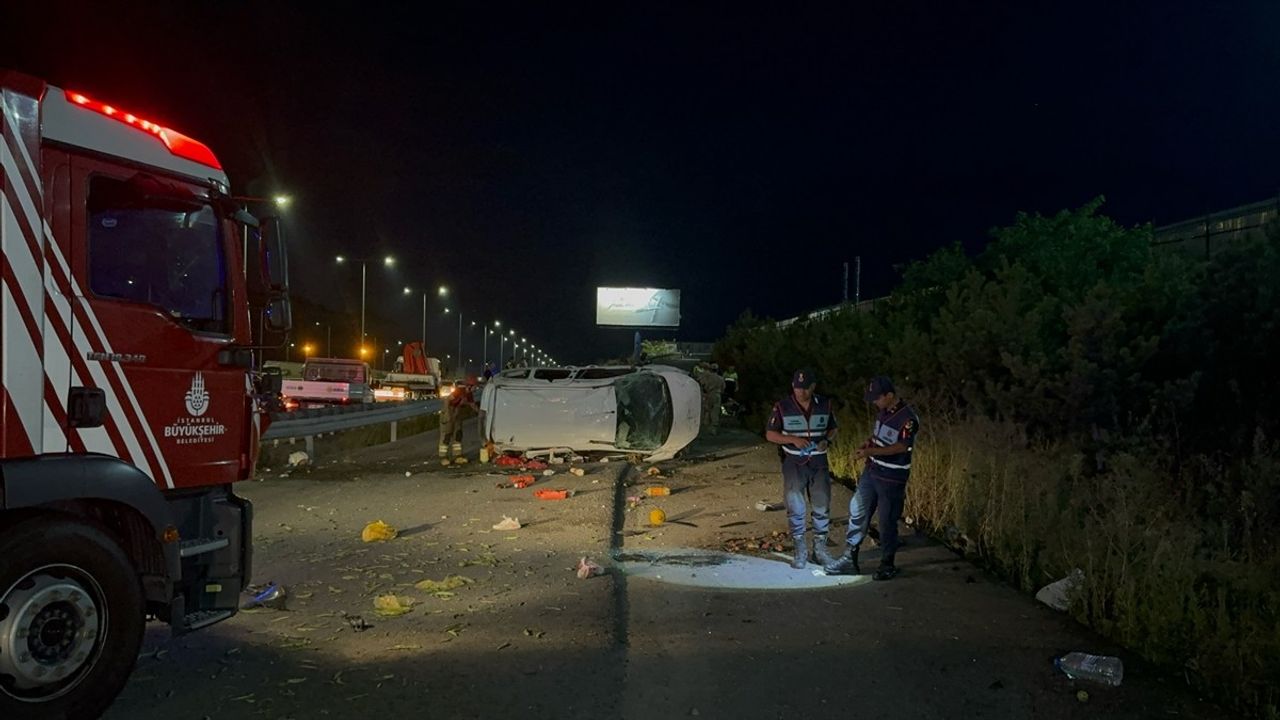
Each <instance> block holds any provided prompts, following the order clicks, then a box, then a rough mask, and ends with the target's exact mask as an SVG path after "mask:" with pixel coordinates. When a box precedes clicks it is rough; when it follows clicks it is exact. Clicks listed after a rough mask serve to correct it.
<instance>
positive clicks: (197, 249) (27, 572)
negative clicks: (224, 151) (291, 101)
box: [0, 69, 290, 718]
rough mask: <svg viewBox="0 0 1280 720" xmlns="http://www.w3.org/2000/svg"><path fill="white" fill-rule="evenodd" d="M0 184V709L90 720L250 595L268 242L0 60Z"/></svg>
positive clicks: (85, 106)
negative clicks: (175, 645)
mask: <svg viewBox="0 0 1280 720" xmlns="http://www.w3.org/2000/svg"><path fill="white" fill-rule="evenodd" d="M0 190H2V191H3V192H2V194H0V272H2V275H3V278H2V279H3V282H2V283H0V381H2V382H0V718H33V717H35V718H44V717H52V718H81V717H84V718H89V717H97V716H98V715H99V714H100V713H101V712H102V710H103V709H104V708H105V707H106V706H107V705H108V704H109V703H110V702H111V700H112V699H113V698H114V697H115V696H116V694H117V693H118V692H119V690H120V688H121V687H122V686H123V685H124V682H125V680H126V679H127V677H128V675H129V673H130V671H131V670H132V668H133V665H134V660H135V658H136V657H137V653H138V648H139V646H140V644H141V640H142V633H143V629H144V625H145V623H146V620H147V618H148V617H153V618H157V619H159V620H162V621H165V622H167V623H169V625H171V626H172V628H173V630H174V632H175V633H183V632H188V631H191V630H195V629H197V628H202V627H205V626H207V625H210V624H212V623H215V622H218V621H219V620H223V619H225V618H228V617H230V616H231V615H233V614H234V613H235V611H236V609H237V607H238V604H239V599H240V596H241V592H242V589H243V588H244V586H245V585H246V583H247V582H248V578H249V571H250V567H251V559H252V554H251V548H250V527H251V519H252V511H251V507H250V505H249V503H248V502H247V501H245V500H243V499H241V498H239V497H237V496H236V495H235V494H234V493H233V492H232V484H233V483H235V482H236V481H239V480H245V479H247V478H249V477H251V476H252V474H253V468H254V463H255V460H256V458H257V452H258V443H259V437H260V434H261V432H262V431H264V430H265V422H266V420H265V416H264V413H263V409H264V402H265V399H266V398H267V397H270V396H273V394H274V393H276V392H278V391H279V388H278V387H268V385H271V384H273V383H272V382H271V381H270V379H268V378H267V376H264V375H261V374H259V373H256V372H255V371H254V369H253V362H254V360H253V357H254V354H253V349H254V347H255V346H256V345H262V344H263V343H264V342H265V339H264V336H265V338H270V339H271V340H272V341H274V340H275V339H276V338H277V337H278V335H279V334H280V333H284V332H287V331H288V329H289V324H290V311H289V300H288V281H287V270H286V267H285V252H284V250H285V248H284V242H283V239H282V237H281V235H280V231H279V221H278V219H273V218H264V219H263V220H261V221H259V220H257V219H255V218H254V217H253V216H252V215H250V214H249V213H248V212H247V208H248V205H249V199H246V198H235V197H232V196H230V195H229V194H228V193H229V190H228V187H227V177H226V175H225V173H224V172H223V170H222V168H221V165H220V164H219V162H218V159H217V158H216V157H215V156H214V154H213V152H212V151H210V150H209V148H208V147H206V146H205V145H203V144H201V143H200V142H197V141H196V140H193V139H192V138H189V137H187V136H185V135H182V134H181V133H179V132H177V131H175V130H173V129H171V128H168V127H165V126H163V125H159V124H157V123H154V122H152V121H150V120H145V119H143V118H141V117H138V116H136V115H133V114H131V113H130V112H128V111H126V110H123V109H121V108H118V107H114V106H112V105H109V104H106V103H103V102H101V101H99V99H97V98H95V97H93V96H92V95H86V94H81V93H77V92H72V91H66V90H62V89H59V88H56V87H53V86H51V85H49V84H46V83H45V82H43V81H41V80H38V79H36V78H32V77H29V76H27V75H23V74H20V73H16V72H10V71H5V70H2V69H0ZM274 384H276V385H278V376H276V381H275V383H274Z"/></svg>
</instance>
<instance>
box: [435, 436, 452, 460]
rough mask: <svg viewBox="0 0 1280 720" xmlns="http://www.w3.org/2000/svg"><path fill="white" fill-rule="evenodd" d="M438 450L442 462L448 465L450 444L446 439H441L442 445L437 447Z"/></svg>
mask: <svg viewBox="0 0 1280 720" xmlns="http://www.w3.org/2000/svg"><path fill="white" fill-rule="evenodd" d="M436 451H437V452H438V453H439V457H440V464H441V465H448V464H449V445H448V444H447V443H445V442H444V440H441V441H440V445H438V446H437V447H436Z"/></svg>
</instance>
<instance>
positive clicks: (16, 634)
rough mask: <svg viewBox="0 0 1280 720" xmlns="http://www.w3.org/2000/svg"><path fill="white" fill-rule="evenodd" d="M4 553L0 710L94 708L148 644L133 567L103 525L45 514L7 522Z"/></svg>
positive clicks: (59, 713)
mask: <svg viewBox="0 0 1280 720" xmlns="http://www.w3.org/2000/svg"><path fill="white" fill-rule="evenodd" d="M0 557H2V558H5V559H6V560H7V562H5V563H4V564H3V565H2V566H0V717H2V718H9V717H39V718H59V719H60V718H66V719H68V720H69V719H71V718H96V717H98V716H99V715H101V714H102V712H103V711H104V710H106V708H107V706H108V705H110V704H111V701H112V700H114V699H115V697H116V695H118V694H119V693H120V690H121V688H123V687H124V684H125V681H126V680H128V678H129V673H130V672H132V671H133V666H134V663H135V662H136V661H137V658H138V648H139V646H140V645H141V644H142V633H143V629H144V626H145V616H144V611H145V607H144V603H143V597H142V587H141V585H140V583H139V580H138V573H137V571H136V570H135V569H134V567H133V565H132V564H131V563H130V562H129V558H128V557H126V556H125V554H124V552H123V551H122V550H121V549H120V546H119V545H117V544H116V543H115V541H113V540H112V539H111V538H110V537H109V536H108V535H107V534H106V533H104V532H103V531H101V530H99V529H97V528H96V527H94V526H91V525H87V524H83V523H77V522H74V521H69V520H61V519H53V520H51V519H49V518H48V517H44V518H33V519H31V520H25V521H23V522H21V523H18V524H17V525H14V526H12V527H10V528H8V529H6V530H4V531H2V535H0Z"/></svg>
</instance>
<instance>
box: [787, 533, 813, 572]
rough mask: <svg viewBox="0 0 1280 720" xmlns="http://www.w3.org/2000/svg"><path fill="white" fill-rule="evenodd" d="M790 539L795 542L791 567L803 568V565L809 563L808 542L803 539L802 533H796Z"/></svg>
mask: <svg viewBox="0 0 1280 720" xmlns="http://www.w3.org/2000/svg"><path fill="white" fill-rule="evenodd" d="M791 539H792V540H794V541H795V543H796V549H795V555H793V556H792V558H791V567H793V568H795V569H797V570H803V569H804V566H805V565H808V564H809V543H808V541H807V540H805V537H804V535H796V536H794V537H792V538H791Z"/></svg>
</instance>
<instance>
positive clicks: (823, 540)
mask: <svg viewBox="0 0 1280 720" xmlns="http://www.w3.org/2000/svg"><path fill="white" fill-rule="evenodd" d="M813 561H814V562H816V563H817V564H819V565H821V566H822V567H824V568H825V567H826V566H828V565H830V564H831V563H833V562H835V561H836V559H835V558H833V557H831V553H829V552H827V534H826V533H818V534H816V535H814V536H813Z"/></svg>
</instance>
